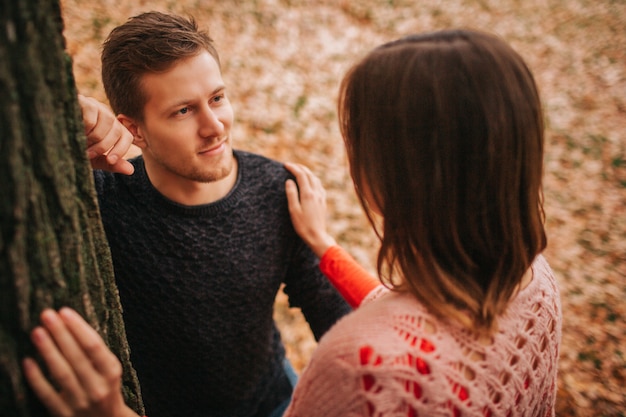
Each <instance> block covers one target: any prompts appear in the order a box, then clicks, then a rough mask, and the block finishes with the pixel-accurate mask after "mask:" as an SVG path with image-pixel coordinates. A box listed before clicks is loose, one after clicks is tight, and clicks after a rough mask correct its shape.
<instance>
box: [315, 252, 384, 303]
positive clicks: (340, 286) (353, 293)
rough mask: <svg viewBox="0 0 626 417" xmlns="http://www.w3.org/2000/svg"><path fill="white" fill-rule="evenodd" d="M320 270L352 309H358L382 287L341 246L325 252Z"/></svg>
mask: <svg viewBox="0 0 626 417" xmlns="http://www.w3.org/2000/svg"><path fill="white" fill-rule="evenodd" d="M320 269H321V270H322V272H323V273H324V275H326V276H327V277H328V279H329V280H330V282H331V283H332V284H333V286H334V287H335V288H337V291H339V293H340V294H341V295H342V297H343V298H345V300H346V301H347V302H348V304H350V305H351V306H352V307H358V306H359V305H360V304H361V301H363V299H364V298H365V297H366V296H367V295H368V294H369V293H370V292H372V290H373V289H374V288H376V287H378V286H379V285H382V284H381V283H380V281H378V279H376V278H374V277H373V276H372V275H371V274H370V273H369V272H367V271H366V270H365V268H363V267H362V266H361V265H359V264H358V263H357V261H355V260H354V258H353V257H352V256H350V254H349V253H348V252H346V251H345V250H344V249H343V248H341V247H340V246H331V247H330V248H328V249H327V250H326V252H324V255H322V258H321V259H320Z"/></svg>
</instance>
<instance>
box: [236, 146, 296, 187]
mask: <svg viewBox="0 0 626 417" xmlns="http://www.w3.org/2000/svg"><path fill="white" fill-rule="evenodd" d="M234 153H235V156H236V157H237V161H238V162H239V167H240V169H241V170H242V171H243V172H244V173H245V175H246V177H247V179H248V180H250V179H263V180H264V181H271V180H272V179H276V180H280V181H284V180H285V179H287V177H288V176H289V172H288V171H287V169H285V166H284V164H283V163H282V162H279V161H276V160H274V159H271V158H268V157H267V156H263V155H260V154H257V153H253V152H249V151H242V150H235V151H234Z"/></svg>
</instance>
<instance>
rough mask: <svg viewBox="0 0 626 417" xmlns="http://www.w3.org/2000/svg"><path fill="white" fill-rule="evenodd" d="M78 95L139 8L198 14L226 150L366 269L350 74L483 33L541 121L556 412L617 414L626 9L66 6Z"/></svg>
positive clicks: (624, 308) (386, 4) (596, 5)
mask: <svg viewBox="0 0 626 417" xmlns="http://www.w3.org/2000/svg"><path fill="white" fill-rule="evenodd" d="M62 7H63V15H64V19H65V25H66V32H65V36H66V39H67V46H68V50H69V52H70V54H71V55H72V57H73V59H74V70H75V76H76V81H77V84H78V87H79V90H80V91H81V92H82V93H83V94H86V95H92V96H95V97H97V98H99V99H102V100H104V99H105V97H104V94H103V91H102V88H101V84H100V76H99V71H100V67H99V53H100V44H101V42H102V40H103V39H104V37H105V36H106V35H107V34H108V32H109V31H110V29H112V28H113V27H114V26H115V25H118V24H120V23H122V22H124V21H125V20H126V19H127V18H128V17H130V16H132V15H135V14H137V13H139V12H142V11H147V10H161V11H171V12H175V13H181V14H190V15H193V16H195V17H196V19H197V20H198V21H199V23H200V24H201V26H203V27H207V28H209V30H210V32H211V34H212V36H213V37H214V38H215V40H216V43H217V46H218V49H219V51H220V52H221V57H222V62H223V71H224V78H225V80H226V82H227V84H228V87H229V94H230V96H231V100H232V102H233V104H234V107H235V112H236V128H235V131H234V133H233V136H234V140H235V142H236V145H237V146H238V147H240V148H244V149H248V150H252V151H256V152H259V153H262V154H265V155H268V156H270V157H274V158H277V159H280V160H291V161H299V162H303V163H305V164H307V165H309V166H310V167H311V168H312V169H313V170H314V171H315V172H317V173H318V174H319V175H320V176H321V178H322V180H323V182H324V184H325V185H326V186H327V188H328V191H329V205H330V208H331V215H332V220H331V224H332V231H333V233H334V234H335V236H336V237H337V238H338V240H339V241H340V242H341V243H342V244H343V245H344V246H345V247H346V248H347V249H348V250H349V251H350V252H351V253H352V254H353V255H354V256H355V257H356V258H357V259H358V260H360V261H361V262H362V263H363V264H364V265H366V266H367V267H368V268H370V269H371V268H372V265H373V261H374V256H375V249H376V241H375V239H374V237H373V236H372V234H371V232H369V229H368V228H367V225H366V223H365V221H364V218H363V216H362V214H361V211H360V209H359V206H358V204H357V202H356V199H355V197H354V195H353V193H352V189H351V185H350V180H349V176H348V172H347V167H346V161H345V155H344V152H343V148H342V146H343V145H342V141H341V138H340V136H339V133H338V129H337V121H336V113H335V103H336V95H337V94H336V93H337V87H338V83H339V81H340V79H341V76H342V75H343V73H344V71H345V70H346V69H347V68H348V66H349V65H350V64H351V63H352V62H354V61H355V60H356V59H357V58H358V57H359V56H361V55H362V54H363V53H365V52H366V51H368V50H369V49H371V48H372V47H373V46H375V45H377V44H379V43H381V42H383V41H387V40H390V39H392V38H395V37H398V36H400V35H404V34H407V33H409V32H416V31H428V30H433V29H439V28H448V27H475V28H480V29H484V30H489V31H492V32H495V33H497V34H499V35H500V36H502V37H504V38H505V39H506V40H508V41H509V42H510V43H511V44H512V45H513V46H514V47H515V48H516V49H517V50H518V51H519V52H520V53H521V54H522V55H523V56H524V57H525V59H526V60H527V62H528V63H529V65H530V67H531V68H532V70H533V71H534V73H535V75H536V78H537V82H538V84H539V86H540V88H541V93H542V98H543V100H544V103H545V110H546V118H547V126H548V128H547V143H546V174H545V199H546V210H547V227H548V233H549V247H548V250H547V252H546V256H547V258H548V260H549V261H550V263H551V264H552V266H553V268H554V270H555V272H556V273H557V275H558V280H559V282H560V286H561V291H562V302H563V311H564V325H563V348H562V354H561V362H560V379H559V397H558V413H557V415H559V416H624V415H625V413H626V411H625V410H626V393H625V389H624V386H625V384H626V358H625V354H626V342H625V340H626V324H625V321H624V320H625V318H626V304H625V303H624V302H623V299H624V297H625V296H626V2H625V0H526V1H521V0H447V1H443V0H424V1H420V2H417V1H408V0H395V1H394V0H388V1H375V0H360V1H356V0H355V1H348V0H332V1H330V0H320V1H313V0H230V1H226V0H221V1H213V2H210V1H201V0H152V1H144V0H134V1H124V2H122V1H119V2H117V1H113V0H99V1H95V0H63V1H62ZM276 315H277V318H278V320H279V322H280V324H281V327H282V329H283V336H284V338H285V341H286V344H287V346H288V351H289V356H290V357H291V358H292V360H293V362H294V364H295V365H296V367H297V368H298V369H302V367H303V366H304V365H305V364H306V362H307V360H308V357H309V355H310V352H311V351H312V350H313V349H314V347H315V342H314V341H313V340H312V338H311V336H310V333H309V332H308V330H307V327H306V324H305V323H304V322H303V321H302V317H301V315H299V313H298V312H294V311H292V310H289V309H288V308H287V306H286V304H285V300H284V298H283V297H279V298H278V300H277V313H276Z"/></svg>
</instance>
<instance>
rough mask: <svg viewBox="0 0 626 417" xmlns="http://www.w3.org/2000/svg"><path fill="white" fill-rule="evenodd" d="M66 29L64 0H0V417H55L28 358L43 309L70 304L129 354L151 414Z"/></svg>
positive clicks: (131, 390)
mask: <svg viewBox="0 0 626 417" xmlns="http://www.w3.org/2000/svg"><path fill="white" fill-rule="evenodd" d="M62 27H63V22H62V18H61V9H60V5H59V0H0V135H1V137H0V414H1V415H2V416H11V417H33V416H45V415H47V413H46V412H45V411H44V410H43V409H42V408H41V405H39V403H38V401H37V400H36V399H35V397H34V396H33V394H32V392H30V391H29V389H28V388H27V385H26V384H25V381H24V380H23V376H22V372H21V359H22V358H23V357H24V356H26V355H29V356H32V355H34V352H33V348H32V345H31V344H30V342H29V338H28V333H29V331H30V330H31V329H32V328H33V327H34V326H35V325H36V324H37V323H38V315H39V312H40V311H41V310H42V309H43V308H45V307H53V308H58V307H61V306H64V305H67V306H71V307H73V308H75V309H77V310H78V311H79V312H81V313H82V314H83V316H84V317H86V318H87V320H88V321H89V322H90V323H91V324H92V325H93V326H94V327H95V328H96V329H98V331H99V332H100V334H101V335H102V336H103V337H104V339H105V340H106V341H107V344H108V345H109V346H110V347H111V349H112V350H113V351H114V352H115V353H116V354H117V356H118V357H119V358H120V360H121V361H122V363H123V364H124V370H125V372H124V375H125V377H124V391H125V395H126V399H127V402H128V404H129V405H130V406H131V407H132V408H134V409H135V410H136V411H137V412H139V413H143V406H142V403H141V398H140V394H139V385H138V383H137V379H136V376H135V373H134V370H133V369H132V367H131V365H130V361H129V349H128V345H127V342H126V336H125V333H124V326H123V322H122V317H121V307H120V304H119V298H118V294H117V289H116V287H115V282H114V276H113V268H112V264H111V259H110V253H109V249H108V245H107V242H106V237H105V235H104V231H103V228H102V224H101V222H100V217H99V216H100V215H99V212H98V207H97V200H96V197H95V192H94V186H93V180H92V174H91V168H90V166H89V163H88V161H87V159H86V156H85V143H86V140H85V137H84V133H83V126H82V122H81V118H80V107H79V105H78V101H77V98H76V95H77V91H76V86H75V83H74V79H73V76H72V68H71V60H70V58H69V57H68V55H67V54H66V52H65V40H64V38H63V35H62Z"/></svg>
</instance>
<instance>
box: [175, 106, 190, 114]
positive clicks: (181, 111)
mask: <svg viewBox="0 0 626 417" xmlns="http://www.w3.org/2000/svg"><path fill="white" fill-rule="evenodd" d="M188 111H189V107H183V108H182V109H180V110H178V113H179V114H187V112H188Z"/></svg>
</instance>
